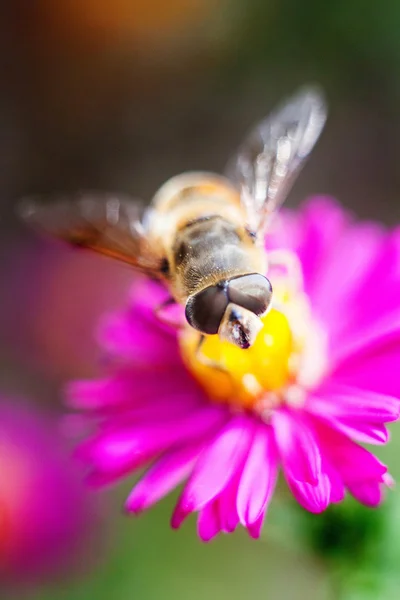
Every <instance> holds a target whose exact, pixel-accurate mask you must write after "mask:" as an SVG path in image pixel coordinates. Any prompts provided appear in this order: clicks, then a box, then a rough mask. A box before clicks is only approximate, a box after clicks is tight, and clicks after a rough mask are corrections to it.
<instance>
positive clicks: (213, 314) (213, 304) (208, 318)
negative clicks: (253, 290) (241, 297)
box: [185, 284, 228, 335]
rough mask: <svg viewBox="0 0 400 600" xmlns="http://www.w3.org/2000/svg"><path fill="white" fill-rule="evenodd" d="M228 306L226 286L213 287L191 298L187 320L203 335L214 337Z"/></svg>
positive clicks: (186, 310) (188, 301)
mask: <svg viewBox="0 0 400 600" xmlns="http://www.w3.org/2000/svg"><path fill="white" fill-rule="evenodd" d="M227 306H228V297H227V294H226V286H223V285H221V284H219V285H212V286H210V287H207V288H205V289H204V290H202V291H201V292H198V293H197V294H194V295H193V296H189V298H188V300H187V302H186V309H185V315H186V320H187V322H188V323H189V325H191V326H192V327H194V328H195V329H198V330H199V331H201V332H202V333H208V334H210V335H213V334H215V333H218V328H219V326H220V324H221V321H222V317H223V316H224V313H225V310H226V307H227Z"/></svg>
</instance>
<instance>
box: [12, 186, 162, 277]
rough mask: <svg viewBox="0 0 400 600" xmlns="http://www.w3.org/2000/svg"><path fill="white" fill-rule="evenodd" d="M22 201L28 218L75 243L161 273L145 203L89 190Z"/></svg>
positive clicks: (23, 209)
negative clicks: (149, 234)
mask: <svg viewBox="0 0 400 600" xmlns="http://www.w3.org/2000/svg"><path fill="white" fill-rule="evenodd" d="M50 200H51V199H47V202H45V201H44V199H43V198H40V197H33V198H27V199H25V200H23V201H22V202H21V206H20V213H21V216H22V217H23V219H24V220H25V221H27V222H28V223H30V224H32V225H33V226H35V227H37V228H38V229H40V230H41V231H43V232H45V233H48V234H50V235H52V236H53V237H57V238H59V239H62V240H64V241H66V242H68V243H70V244H72V245H73V246H78V247H81V248H89V249H91V250H94V251H96V252H99V253H100V254H104V255H106V256H109V257H111V258H115V259H117V260H120V261H123V262H125V263H128V264H129V265H131V266H132V267H134V268H136V269H138V270H140V271H143V272H146V273H147V274H149V275H152V276H160V268H161V265H162V258H163V257H162V255H161V253H160V251H159V250H158V249H157V248H156V246H155V245H154V244H152V243H151V240H150V238H149V237H148V235H147V232H146V227H145V225H144V222H143V219H142V217H143V216H145V214H146V211H145V210H144V208H143V205H142V204H141V203H140V202H138V201H136V200H133V199H128V198H125V197H123V196H120V195H112V194H102V193H97V192H94V193H92V192H88V193H83V194H79V195H77V196H75V197H74V196H72V197H68V196H65V197H62V198H53V199H52V201H50Z"/></svg>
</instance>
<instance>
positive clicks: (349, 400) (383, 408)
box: [307, 380, 400, 423]
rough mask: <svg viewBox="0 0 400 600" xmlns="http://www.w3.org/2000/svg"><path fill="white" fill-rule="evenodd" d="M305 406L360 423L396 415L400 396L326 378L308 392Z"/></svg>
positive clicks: (323, 413)
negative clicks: (323, 382) (320, 385)
mask: <svg viewBox="0 0 400 600" xmlns="http://www.w3.org/2000/svg"><path fill="white" fill-rule="evenodd" d="M307 409H308V410H309V411H311V412H313V413H314V414H320V415H326V414H328V415H330V416H332V417H336V418H338V419H347V420H353V419H354V420H356V421H361V422H362V423H371V422H375V423H387V422H389V421H395V420H397V419H398V418H399V416H400V400H399V399H398V398H396V397H393V396H388V395H386V394H379V393H376V392H372V391H370V390H362V389H359V388H355V387H351V386H346V385H343V384H340V383H335V381H334V380H333V381H328V382H327V383H326V384H324V386H323V387H322V388H320V389H319V390H316V391H315V392H313V393H312V394H310V396H309V398H308V401H307Z"/></svg>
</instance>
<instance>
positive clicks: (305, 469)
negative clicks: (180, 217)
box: [68, 198, 400, 541]
mask: <svg viewBox="0 0 400 600" xmlns="http://www.w3.org/2000/svg"><path fill="white" fill-rule="evenodd" d="M266 246H267V249H268V251H269V256H270V257H271V259H272V258H273V257H275V258H279V256H280V262H281V266H280V265H279V261H278V263H277V264H276V266H273V265H271V269H270V271H269V274H268V275H269V277H270V278H271V281H272V286H273V289H274V302H275V304H274V307H273V308H272V310H271V311H270V312H269V313H268V314H267V316H266V317H264V318H263V329H262V331H261V332H260V334H259V335H258V338H257V340H256V342H255V344H254V346H252V347H251V348H250V349H248V350H240V349H239V348H237V347H235V346H232V345H230V344H228V343H226V342H221V341H220V340H219V338H218V336H209V337H208V338H207V339H206V342H205V344H204V346H203V349H202V357H199V355H198V354H196V344H197V341H198V337H197V335H198V334H196V332H194V330H192V329H190V328H189V327H186V328H184V329H183V330H181V331H179V332H177V331H176V330H173V329H172V328H171V327H168V326H167V325H165V324H163V323H161V322H160V321H159V320H157V318H156V317H155V316H154V308H155V307H156V306H158V305H159V304H160V302H161V301H162V299H163V298H165V291H164V290H162V289H160V288H159V287H157V285H156V284H154V283H142V284H139V285H136V286H135V288H134V290H133V294H132V297H131V300H130V304H129V307H128V309H127V310H126V312H124V313H123V314H117V315H113V316H111V317H108V318H107V319H106V321H105V322H104V323H103V326H102V327H101V328H100V340H101V343H102V345H103V347H104V349H105V350H106V352H107V353H108V355H109V358H110V366H109V373H108V374H107V375H106V376H105V377H104V378H102V379H98V380H94V381H77V382H73V383H71V384H70V386H69V389H68V398H69V403H70V405H71V406H73V407H74V408H79V409H81V410H85V411H88V412H89V413H92V414H93V416H94V417H95V418H96V419H97V423H98V430H97V432H96V433H95V435H94V436H93V437H91V438H90V439H88V440H86V441H85V442H83V443H82V445H81V446H80V448H79V449H78V452H79V454H80V455H81V457H82V458H83V459H84V460H86V461H88V462H89V464H90V465H91V467H92V472H91V475H90V480H91V481H92V483H93V484H96V485H102V484H105V483H111V482H114V481H115V480H116V479H118V478H119V477H122V476H124V475H126V474H128V473H131V472H132V471H134V470H136V469H138V468H140V467H143V466H144V465H146V464H148V463H150V462H151V463H152V464H151V466H150V468H149V469H148V470H147V471H146V472H145V474H144V475H143V476H142V477H141V479H140V480H139V481H138V483H136V485H135V486H134V488H133V490H132V492H131V494H130V496H129V497H128V499H127V501H126V509H127V510H128V511H129V512H132V513H140V512H141V511H143V510H145V509H147V508H149V507H150V506H151V505H152V504H154V503H155V502H157V501H158V500H159V499H160V498H162V497H163V496H164V495H166V494H167V493H168V492H170V491H171V490H172V489H173V488H175V486H177V485H178V484H180V483H181V482H183V481H185V485H184V487H183V491H182V494H181V496H180V499H179V500H178V503H177V506H176V508H175V511H174V514H173V516H172V526H173V527H174V528H176V527H179V526H180V525H181V523H182V521H183V520H184V519H185V518H186V517H187V516H188V515H189V514H190V513H192V512H195V511H197V512H198V513H199V515H198V533H199V536H200V538H201V539H202V540H205V541H207V540H210V539H211V538H213V537H214V536H215V535H216V534H217V533H219V532H221V531H222V532H232V531H233V530H234V529H235V528H236V526H237V525H238V524H239V523H240V524H242V525H243V526H245V527H247V529H248V532H249V534H250V535H251V536H253V537H258V536H259V535H260V531H261V527H262V524H263V520H264V517H265V513H266V510H267V507H268V504H269V501H270V499H271V496H272V494H273V491H274V487H275V483H276V479H277V473H278V469H279V468H281V469H282V471H283V474H284V476H285V479H286V481H287V484H288V486H289V488H290V490H291V492H292V494H293V495H294V497H295V498H296V500H297V501H298V502H299V503H300V504H301V505H302V506H303V507H304V508H305V509H307V510H308V511H310V512H313V513H319V512H321V511H323V510H324V509H326V508H327V506H328V505H329V504H330V503H336V502H339V501H341V500H342V499H343V497H344V495H345V491H346V490H347V491H348V492H350V494H352V495H353V496H354V497H355V498H356V499H357V500H358V501H360V502H361V503H363V504H366V505H369V506H376V505H378V504H379V503H380V501H381V499H382V491H383V488H384V487H385V484H386V485H389V484H390V483H391V478H390V476H389V474H388V472H387V467H386V466H385V465H384V464H382V462H380V461H379V460H378V459H377V458H376V457H375V456H374V455H373V454H371V453H370V452H369V451H368V450H367V449H365V448H364V447H362V446H361V445H359V443H360V442H361V443H364V442H366V443H371V444H383V443H385V442H386V441H387V440H388V432H387V430H386V428H385V423H386V422H390V421H394V420H395V419H397V418H398V416H399V399H398V397H399V396H400V378H399V377H398V375H397V369H396V365H398V364H399V362H398V361H399V358H400V345H399V343H398V341H399V333H400V332H399V326H400V321H399V310H398V306H397V302H398V301H397V299H398V297H399V292H400V230H395V231H393V232H392V233H387V232H385V231H384V230H383V228H381V227H380V226H378V225H376V224H373V223H355V222H354V221H353V219H352V217H351V216H350V215H349V214H348V213H346V212H345V211H343V210H342V209H341V208H340V206H339V205H337V204H336V203H335V202H334V201H333V200H330V199H328V198H315V199H313V200H311V201H309V202H308V203H306V204H305V205H304V206H303V208H302V209H301V210H300V211H299V212H297V213H295V212H286V213H282V214H281V216H280V218H279V219H278V220H277V221H276V225H275V227H274V228H273V230H271V232H270V233H269V235H268V237H267V240H266ZM283 259H284V260H283Z"/></svg>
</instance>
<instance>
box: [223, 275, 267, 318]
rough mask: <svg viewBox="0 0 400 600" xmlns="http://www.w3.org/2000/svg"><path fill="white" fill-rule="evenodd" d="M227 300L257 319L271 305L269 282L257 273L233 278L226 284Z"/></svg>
mask: <svg viewBox="0 0 400 600" xmlns="http://www.w3.org/2000/svg"><path fill="white" fill-rule="evenodd" d="M228 299H229V302H232V303H233V304H238V305H239V306H242V307H243V308H246V309H247V310H250V311H251V312H253V313H254V314H255V315H257V316H258V317H259V316H261V315H263V314H264V313H265V312H267V310H268V308H269V305H270V304H271V299H272V286H271V282H270V281H269V279H267V278H266V277H264V276H263V275H260V274H259V273H252V274H251V275H241V276H240V277H235V279H231V280H230V281H229V282H228Z"/></svg>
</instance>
